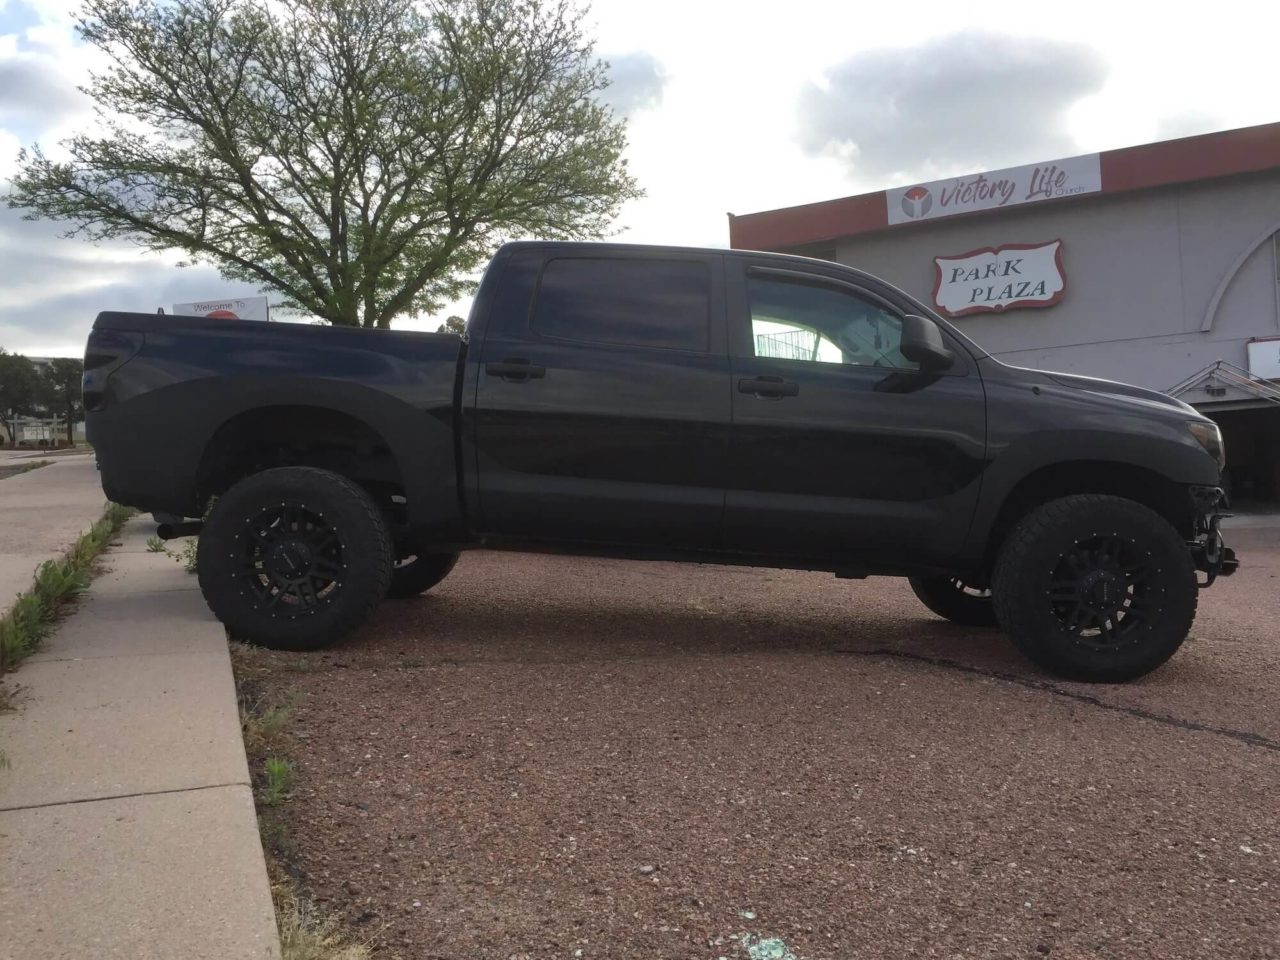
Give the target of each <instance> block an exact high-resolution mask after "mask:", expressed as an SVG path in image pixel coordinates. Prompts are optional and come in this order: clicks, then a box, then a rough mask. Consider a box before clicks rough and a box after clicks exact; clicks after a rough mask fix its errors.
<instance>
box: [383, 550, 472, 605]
mask: <svg viewBox="0 0 1280 960" xmlns="http://www.w3.org/2000/svg"><path fill="white" fill-rule="evenodd" d="M457 562H458V554H456V553H424V554H419V555H418V556H414V557H406V558H404V559H403V560H400V561H397V563H396V565H395V567H394V568H393V569H392V571H391V587H390V588H389V589H388V590H387V596H388V597H389V598H390V599H392V600H404V599H405V598H407V597H416V596H417V595H418V594H420V593H424V592H426V591H427V590H430V589H431V588H432V587H434V586H435V585H436V584H437V583H439V582H440V581H441V580H443V579H444V578H445V577H447V576H448V575H449V572H450V571H451V570H453V567H454V565H455V564H456V563H457Z"/></svg>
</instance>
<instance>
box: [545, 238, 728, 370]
mask: <svg viewBox="0 0 1280 960" xmlns="http://www.w3.org/2000/svg"><path fill="white" fill-rule="evenodd" d="M710 316H711V276H710V271H709V270H708V269H707V265H706V264H705V263H699V262H697V261H693V260H645V259H635V260H624V259H591V258H586V257H565V258H560V259H557V260H550V261H548V262H547V265H546V266H545V267H544V268H543V271H542V282H541V283H540V284H539V286H538V295H537V299H536V300H535V302H534V305H533V329H534V332H536V333H538V334H541V335H542V336H544V337H562V338H564V339H566V340H586V341H589V342H594V343H622V344H629V345H631V346H637V347H663V348H666V349H669V350H699V351H706V350H707V349H708V348H709V344H710V330H711V324H710Z"/></svg>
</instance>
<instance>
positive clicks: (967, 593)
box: [910, 576, 997, 627]
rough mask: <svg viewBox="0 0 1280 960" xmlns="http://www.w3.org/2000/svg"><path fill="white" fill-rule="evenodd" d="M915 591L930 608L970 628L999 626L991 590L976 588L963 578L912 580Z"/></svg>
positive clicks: (939, 577)
mask: <svg viewBox="0 0 1280 960" xmlns="http://www.w3.org/2000/svg"><path fill="white" fill-rule="evenodd" d="M910 582H911V590H912V592H914V593H915V595H916V596H917V597H918V598H919V599H920V602H921V603H923V604H924V605H925V606H926V607H928V608H929V609H930V610H932V611H933V612H934V613H936V614H937V615H938V616H940V617H942V618H943V619H944V620H950V621H951V622H952V623H957V624H960V625H961V626H966V627H994V626H996V625H997V621H996V611H995V606H994V605H993V603H992V600H991V589H990V588H989V587H976V586H973V585H971V584H969V583H966V582H965V581H964V580H962V579H960V578H959V577H946V576H935V577H912V578H911V581H910Z"/></svg>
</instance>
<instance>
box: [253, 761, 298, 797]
mask: <svg viewBox="0 0 1280 960" xmlns="http://www.w3.org/2000/svg"><path fill="white" fill-rule="evenodd" d="M296 779H297V775H296V774H295V772H294V769H293V764H292V763H290V762H289V761H288V760H285V759H284V758H283V757H267V759H266V760H264V761H263V762H262V787H261V789H260V790H259V791H258V802H259V803H261V804H262V805H263V806H264V807H278V806H280V804H282V803H283V802H284V801H285V800H287V799H288V798H289V794H291V793H293V784H294V782H295V780H296Z"/></svg>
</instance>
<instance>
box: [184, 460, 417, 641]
mask: <svg viewBox="0 0 1280 960" xmlns="http://www.w3.org/2000/svg"><path fill="white" fill-rule="evenodd" d="M391 565H392V563H391V537H390V534H389V533H388V531H387V525H386V522H385V520H384V519H383V516H382V513H381V511H379V510H378V508H377V506H376V505H375V504H374V502H373V500H372V499H371V498H370V496H369V494H368V493H367V492H366V491H365V490H363V489H362V488H361V487H360V486H358V485H357V484H355V483H354V482H352V481H351V480H349V479H347V478H346V477H344V476H342V475H340V474H337V473H333V472H331V471H328V470H320V469H317V468H314V467H280V468H277V469H273V470H266V471H263V472H262V473H257V474H254V475H253V476H250V477H247V478H245V479H244V480H241V481H240V482H239V483H237V484H236V485H235V486H233V487H232V488H231V489H230V490H228V491H227V492H226V493H225V494H223V495H222V496H221V497H220V498H219V499H218V500H217V502H216V503H215V504H214V506H213V509H212V510H211V511H210V513H209V519H208V520H207V521H206V523H205V526H204V530H203V531H202V532H201V534H200V541H199V550H198V554H197V570H198V573H199V576H200V589H201V590H202V591H203V593H204V597H205V601H206V602H207V603H208V604H209V608H210V609H211V610H212V611H213V612H214V614H215V615H216V616H217V617H218V619H219V620H221V621H222V622H223V623H224V624H225V625H226V627H227V629H228V631H229V632H230V633H231V636H232V638H233V639H236V640H244V641H247V642H250V643H258V644H261V645H263V646H268V647H275V648H278V649H282V650H314V649H317V648H319V647H323V646H327V645H328V644H330V643H333V642H334V641H335V640H337V639H339V638H340V637H342V636H343V635H345V634H346V633H348V632H349V631H351V630H352V629H354V628H355V627H356V626H357V625H358V624H359V623H360V622H361V621H363V620H364V619H365V617H367V616H368V615H369V613H370V612H371V611H372V610H373V608H374V607H376V606H377V605H378V603H380V602H381V601H382V599H383V597H384V596H385V595H386V592H387V585H388V583H389V581H390V579H391Z"/></svg>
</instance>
